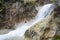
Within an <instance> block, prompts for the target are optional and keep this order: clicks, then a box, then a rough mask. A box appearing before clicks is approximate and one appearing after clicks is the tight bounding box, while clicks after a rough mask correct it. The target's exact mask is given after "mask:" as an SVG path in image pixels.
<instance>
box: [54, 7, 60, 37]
mask: <svg viewBox="0 0 60 40" xmlns="http://www.w3.org/2000/svg"><path fill="white" fill-rule="evenodd" d="M54 11H55V18H56V21H57V24H58V29H57V33H56V35H58V36H60V6H57V7H56V8H55V9H54Z"/></svg>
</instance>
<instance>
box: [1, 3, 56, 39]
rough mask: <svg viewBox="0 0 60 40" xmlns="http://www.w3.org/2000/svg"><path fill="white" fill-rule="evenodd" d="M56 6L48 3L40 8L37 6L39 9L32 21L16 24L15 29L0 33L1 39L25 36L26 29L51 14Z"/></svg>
mask: <svg viewBox="0 0 60 40" xmlns="http://www.w3.org/2000/svg"><path fill="white" fill-rule="evenodd" d="M54 7H55V6H54V4H46V5H44V6H43V7H41V8H40V9H39V7H37V8H36V9H38V10H37V11H38V13H37V15H36V16H35V18H34V19H32V20H31V21H28V22H27V23H24V22H23V24H18V25H16V27H17V28H16V29H15V30H13V31H10V32H9V33H7V34H2V35H0V40H10V39H11V38H14V37H22V36H24V34H25V32H26V30H28V29H29V28H30V27H32V26H33V25H35V24H36V23H37V22H39V21H41V20H43V19H44V18H45V17H46V16H47V15H49V14H50V13H51V12H52V11H53V9H54ZM16 40H18V39H16Z"/></svg>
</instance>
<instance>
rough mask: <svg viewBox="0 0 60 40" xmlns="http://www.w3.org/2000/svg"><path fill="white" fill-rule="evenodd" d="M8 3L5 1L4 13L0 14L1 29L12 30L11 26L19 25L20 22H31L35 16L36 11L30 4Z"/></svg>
mask: <svg viewBox="0 0 60 40" xmlns="http://www.w3.org/2000/svg"><path fill="white" fill-rule="evenodd" d="M9 1H10V2H9ZM9 1H8V0H5V3H4V10H3V11H4V12H3V13H2V14H0V15H1V16H0V17H1V18H0V19H1V20H0V23H1V25H0V26H1V28H7V29H11V28H14V27H12V26H14V25H15V23H20V22H22V21H25V22H26V21H27V20H31V19H33V18H34V17H35V16H36V14H37V10H36V9H35V5H32V4H30V3H26V4H24V3H23V2H21V1H19V2H18V1H17V2H15V1H11V0H9Z"/></svg>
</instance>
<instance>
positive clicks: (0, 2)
mask: <svg viewBox="0 0 60 40" xmlns="http://www.w3.org/2000/svg"><path fill="white" fill-rule="evenodd" d="M2 10H3V0H0V13H1V12H2Z"/></svg>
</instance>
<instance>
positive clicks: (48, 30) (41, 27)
mask: <svg viewBox="0 0 60 40" xmlns="http://www.w3.org/2000/svg"><path fill="white" fill-rule="evenodd" d="M48 19H49V20H48ZM55 20H56V19H55V18H54V16H51V18H50V17H49V16H48V17H47V18H46V19H44V20H42V22H39V23H37V24H36V25H35V26H33V27H31V28H29V29H28V30H27V31H26V32H25V40H53V37H54V35H55V33H56V30H57V22H56V21H55Z"/></svg>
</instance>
